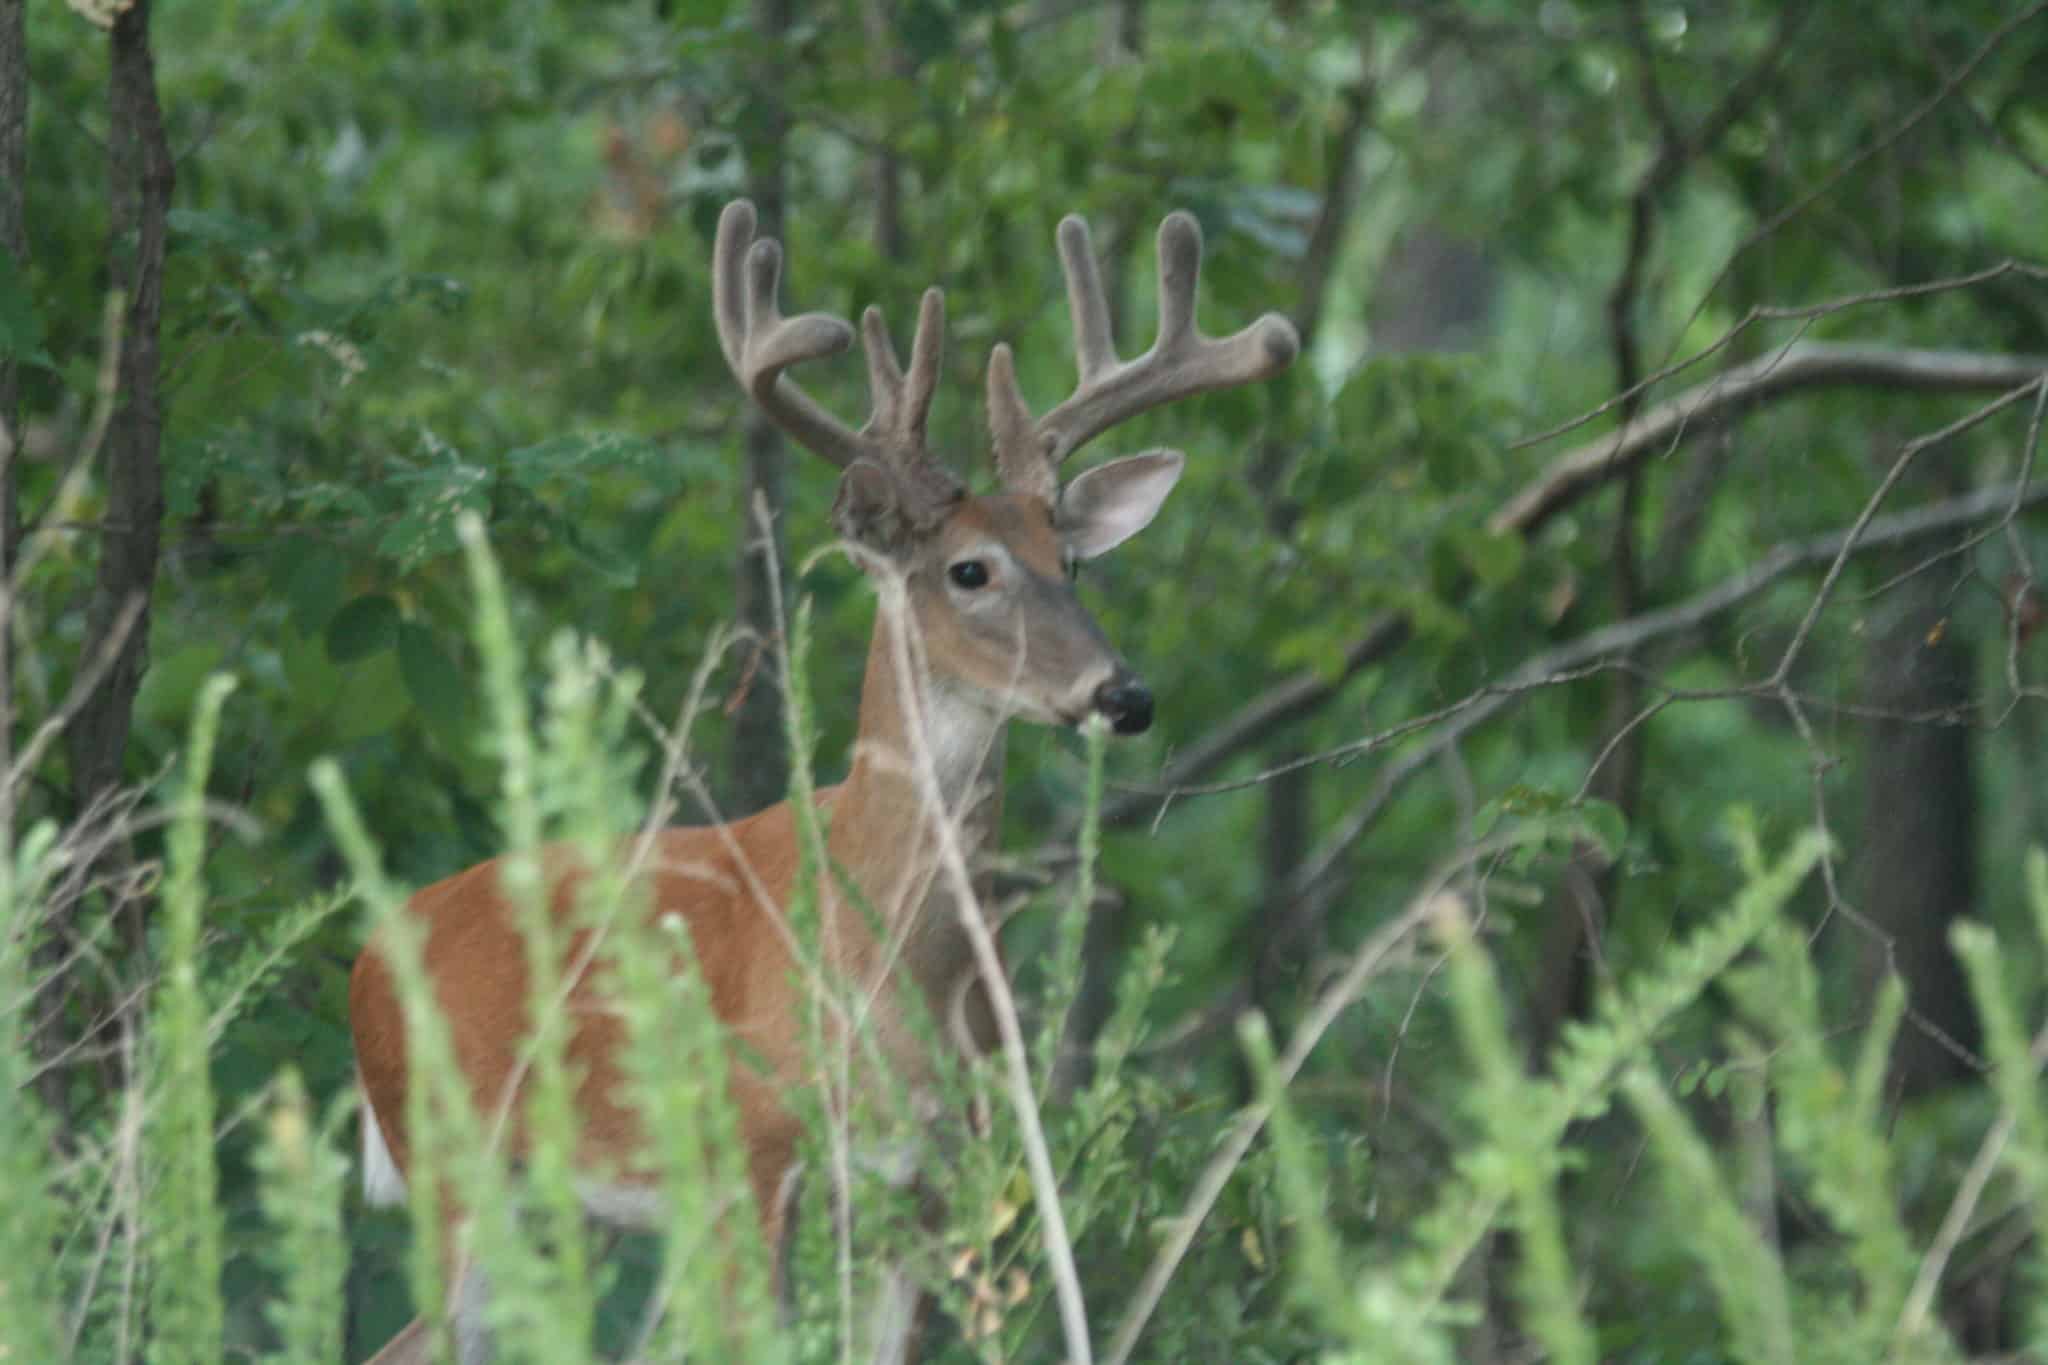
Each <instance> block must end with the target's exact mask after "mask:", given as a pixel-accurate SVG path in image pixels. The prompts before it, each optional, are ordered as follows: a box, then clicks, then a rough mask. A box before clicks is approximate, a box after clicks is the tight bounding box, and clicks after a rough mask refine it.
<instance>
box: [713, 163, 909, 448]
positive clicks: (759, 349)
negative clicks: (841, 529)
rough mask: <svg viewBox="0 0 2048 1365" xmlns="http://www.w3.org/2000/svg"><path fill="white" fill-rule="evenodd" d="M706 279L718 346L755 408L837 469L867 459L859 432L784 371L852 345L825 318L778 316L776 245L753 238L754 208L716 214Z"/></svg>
mask: <svg viewBox="0 0 2048 1365" xmlns="http://www.w3.org/2000/svg"><path fill="white" fill-rule="evenodd" d="M711 277H712V284H711V300H712V312H713V314H714V316H715V317H716V319H717V323H718V344H719V348H720V349H721V350H723V351H724V352H725V363H726V364H727V365H729V366H730V367H731V368H732V372H733V377H734V378H736V379H738V380H739V381H740V386H741V387H742V388H744V389H745V390H746V391H747V392H748V393H750V394H752V395H753V397H754V401H755V402H756V403H758V404H760V406H761V410H762V411H763V412H765V413H767V414H768V416H769V417H770V418H772V419H773V420H774V422H775V424H776V425H777V426H779V427H781V428H782V429H783V430H784V431H786V432H788V433H789V435H790V437H791V438H792V439H794V440H795V441H796V442H797V443H798V444H799V445H802V446H804V447H805V448H806V449H809V450H811V451H813V452H815V453H817V454H819V455H822V456H824V457H825V458H826V459H828V460H830V461H831V462H832V463H833V464H835V465H838V466H839V467H840V468H842V469H843V468H845V467H846V466H847V465H849V464H851V463H853V462H854V461H855V460H857V459H859V458H861V457H862V456H863V455H867V454H870V453H871V452H870V450H869V447H868V444H867V442H865V441H863V440H862V438H861V437H860V435H859V434H858V433H856V432H855V431H854V430H853V429H852V428H850V427H848V426H847V425H846V424H845V423H844V422H841V421H840V420H839V419H838V418H836V417H834V416H833V415H832V414H831V413H829V412H827V411H825V409H823V408H822V407H820V406H818V404H817V403H816V402H815V401H814V400H813V399H812V398H811V396H810V395H809V394H807V393H805V392H804V391H803V390H802V389H801V388H799V387H797V384H796V381H794V380H792V379H790V378H788V377H787V376H786V375H784V374H783V371H784V370H786V369H788V368H789V367H790V366H791V365H795V364H797V363H799V362H801V361H805V360H816V359H820V358H822V357H824V356H828V355H837V354H838V353H839V352H841V351H843V350H845V349H846V348H847V347H848V346H849V345H851V344H852V342H853V328H851V327H849V326H848V325H847V324H846V322H845V320H844V319H841V318H836V317H833V316H831V315H830V314H828V313H805V314H802V315H801V316H798V317H793V318H785V317H783V316H782V310H781V307H780V306H779V305H778V304H777V302H776V292H777V290H778V289H779V288H780V286H781V281H782V248H781V247H780V246H779V245H777V244H776V242H775V241H774V240H773V239H771V238H763V239H761V240H760V241H755V240H754V206H753V205H752V204H751V203H749V202H748V201H746V200H744V199H736V200H734V201H733V202H732V203H730V204H727V205H726V206H725V212H724V213H722V214H720V215H719V217H718V238H717V242H716V244H715V245H714V246H713V248H712V253H711Z"/></svg>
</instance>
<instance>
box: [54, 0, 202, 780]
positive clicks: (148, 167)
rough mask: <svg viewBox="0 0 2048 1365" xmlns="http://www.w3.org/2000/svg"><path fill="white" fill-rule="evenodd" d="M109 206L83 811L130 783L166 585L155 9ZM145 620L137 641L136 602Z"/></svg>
mask: <svg viewBox="0 0 2048 1365" xmlns="http://www.w3.org/2000/svg"><path fill="white" fill-rule="evenodd" d="M112 54H113V63H112V82H111V91H110V93H111V117H110V119H109V122H108V136H107V154H108V163H109V172H110V173H109V179H108V197H109V200H110V204H111V208H112V213H111V215H110V236H111V241H110V243H109V248H108V274H109V277H110V278H111V279H112V281H113V285H114V287H115V288H116V289H119V290H121V291H122V293H123V294H124V295H125V296H126V299H127V321H126V324H125V326H124V329H123V331H122V336H121V359H120V369H119V379H118V383H119V386H120V397H119V400H118V403H117V405H116V407H115V410H114V418H113V422H112V424H111V425H110V426H109V427H108V430H107V447H106V461H107V468H106V480H107V510H106V517H105V525H104V528H103V530H102V532H101V535H100V559H99V570H98V574H97V577H96V579H95V581H94V584H93V593H92V600H91V603H90V605H89V606H88V607H87V610H86V631H85V645H84V649H83V650H82V651H81V654H80V661H79V662H80V667H89V666H91V663H92V661H93V660H94V659H95V658H97V657H99V656H100V654H101V652H102V651H108V652H110V655H111V658H112V661H113V662H112V666H111V667H110V668H109V669H108V670H107V674H106V677H105V678H104V680H102V682H101V683H100V685H99V687H98V688H96V689H95V690H94V692H93V694H92V696H91V697H90V698H89V699H87V701H86V702H85V704H84V705H83V706H82V707H80V708H79V712H78V715H77V716H76V718H75V719H74V720H73V721H72V723H71V726H70V729H69V731H68V733H67V735H66V739H67V741H68V743H69V745H70V750H71V790H72V795H73V799H74V801H75V803H76V806H77V809H78V810H80V811H84V810H87V809H89V808H90V807H91V806H92V805H93V803H94V802H96V801H98V800H100V799H102V798H103V797H105V796H106V795H107V794H108V793H109V792H110V791H111V790H113V789H114V788H116V787H118V786H119V785H120V783H121V776H122V760H123V758H124V756H125V755H126V752H127V748H128V727H129V722H130V720H131V719H132V709H133V706H134V703H135V690H136V688H137V687H138V686H139V685H140V683H141V682H142V673H143V669H144V667H145V666H146V665H147V662H148V641H149V609H148V602H149V597H150V593H151V591H152V589H154V587H155V586H156V566H157V548H158V543H159V540H160V537H161V535H162V530H163V526H162V522H163V514H164V492H163V468H162V465H161V463H160V455H161V445H162V439H163V412H162V409H161V407H160V405H159V397H158V389H157V379H158V369H159V363H160V362H159V356H158V336H157V333H158V324H159V322H160V320H161V317H162V313H163V275H164V246H165V220H166V218H167V215H168V213H169V210H170V203H171V188H172V184H173V182H174V180H175V176H176V172H175V170H174V168H173V166H172V164H171V148H170V143H169V142H168V141H167V140H166V139H165V137H164V125H163V113H162V111H161V109H160V108H159V107H158V105H157V94H156V66H155V62H154V61H153V60H152V58H151V56H150V51H149V0H136V3H135V4H134V6H133V7H131V8H129V9H126V10H123V11H122V12H121V13H120V14H118V15H116V16H115V18H114V30H113V42H112ZM134 602H140V603H141V604H143V605H142V608H141V614H140V615H139V616H137V617H135V619H134V624H133V626H132V627H130V628H129V629H128V630H127V631H126V632H125V633H123V632H122V631H121V630H120V626H121V623H122V618H123V616H124V614H125V613H126V612H127V610H128V608H129V604H130V603H134Z"/></svg>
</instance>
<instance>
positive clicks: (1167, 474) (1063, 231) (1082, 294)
mask: <svg viewBox="0 0 2048 1365" xmlns="http://www.w3.org/2000/svg"><path fill="white" fill-rule="evenodd" d="M1058 237H1059V251H1060V261H1061V265H1062V267H1063V269H1064V271H1065V274H1066V281H1067V302H1068V307H1069V309H1070V311H1071V313H1072V315H1073V324H1074V342H1075V350H1076V356H1077V362H1078V366H1079V369H1080V382H1079V384H1078V385H1077V386H1076V387H1075V389H1074V392H1073V393H1072V394H1071V395H1070V396H1069V397H1068V398H1067V399H1066V400H1065V401H1063V402H1061V403H1060V404H1058V405H1057V406H1056V407H1054V408H1053V409H1052V410H1051V411H1049V412H1047V413H1046V414H1045V415H1044V416H1043V417H1038V418H1034V417H1033V416H1032V415H1031V410H1030V408H1029V407H1028V406H1027V405H1026V404H1025V402H1024V398H1023V395H1022V394H1021V392H1020V391H1019V389H1018V387H1017V377H1016V370H1015V366H1014V364H1013V362H1012V359H1011V355H1010V348H1009V347H1008V346H1007V345H998V346H996V347H995V349H994V351H993V353H992V354H991V356H990V358H989V366H988V421H989V429H990V433H991V435H992V437H993V449H994V457H995V469H996V473H997V476H998V479H999V481H1000V483H1001V485H1002V491H1001V492H999V493H993V494H987V495H981V496H976V495H973V494H970V493H969V492H968V491H967V489H966V486H965V485H964V484H963V483H962V482H961V480H960V478H959V477H958V476H957V475H956V474H955V473H954V472H953V470H952V468H950V467H949V466H948V465H947V464H946V463H945V462H942V461H941V460H940V459H938V458H937V457H936V456H935V455H934V453H933V452H932V451H931V450H930V448H929V447H928V445H927V443H926V437H925V429H926V421H927V418H928V417H929V415H930V412H931V404H932V397H933V394H934V392H935V391H936V389H937V387H938V377H939V358H940V351H941V349H942V348H943V345H944V336H945V297H944V295H943V294H942V293H941V291H939V290H938V289H936V288H934V289H928V290H926V291H925V294H924V299H923V302H922V304H921V306H920V307H919V309H918V319H917V331H916V334H915V338H914V340H913V341H912V343H911V350H910V368H909V369H908V370H907V371H906V370H905V369H904V368H903V366H902V364H901V362H900V361H899V359H898V357H897V354H896V349H895V347H894V345H893V344H892V343H891V341H890V339H889V333H888V329H887V327H886V326H885V325H884V323H883V320H882V315H881V312H880V311H879V310H878V309H875V308H872V307H871V308H869V309H868V310H867V311H866V312H865V313H864V314H863V315H862V317H861V342H862V346H863V348H864V349H865V350H866V352H867V363H868V386H869V390H870V393H871V395H872V411H871V412H870V414H869V416H868V419H867V421H866V422H865V423H864V424H863V425H862V426H861V427H860V429H859V430H854V429H852V428H849V427H848V426H846V425H845V424H844V423H843V422H841V421H840V420H839V419H837V418H836V417H834V416H832V415H831V414H830V413H828V412H826V411H825V410H824V409H823V408H822V407H820V406H819V405H818V404H817V403H816V402H815V401H813V400H812V399H811V398H810V396H809V395H807V394H805V393H804V392H803V390H802V389H801V388H799V387H798V386H797V384H796V382H795V381H794V380H793V379H791V378H790V377H789V376H788V375H787V374H785V373H784V371H786V370H788V369H789V368H790V367H791V366H793V365H795V364H797V363H798V362H800V361H805V360H814V359H818V358H821V357H824V356H828V355H834V354H836V353H838V352H840V351H843V350H845V349H846V348H847V347H848V346H850V345H851V344H852V341H853V329H852V328H851V327H850V326H848V325H847V323H846V322H845V321H844V320H842V319H840V318H836V317H831V316H828V315H825V314H821V313H807V314H804V315H802V316H799V317H790V318H785V317H784V316H782V313H781V309H780V307H779V305H778V303H777V292H778V287H779V284H780V278H781V271H782V252H781V248H780V247H779V246H778V245H777V244H776V243H775V242H774V241H773V240H771V239H766V238H764V239H761V240H758V241H757V240H755V238H754V209H753V205H751V204H749V203H747V202H746V201H744V200H740V201H737V202H735V203H732V204H730V205H728V206H727V207H726V210H725V212H724V214H723V215H722V216H721V217H720V219H719V222H718V241H717V246H716V249H715V252H714V255H713V274H714V289H715V293H716V297H715V312H716V315H717V320H718V336H719V342H720V345H721V346H722V347H723V349H724V351H725V358H726V362H727V363H728V364H729V365H730V366H731V367H732V371H733V374H734V375H735V376H736V377H737V378H738V379H739V381H740V383H741V385H742V386H744V387H745V388H746V390H747V392H748V393H750V394H752V395H753V398H754V401H755V402H756V403H758V404H759V405H760V407H761V409H762V410H763V411H764V412H765V413H767V414H768V416H769V417H770V418H772V419H773V420H774V421H775V422H776V423H777V424H778V425H779V426H780V427H781V428H782V429H783V430H784V431H785V432H786V433H788V435H789V436H790V437H792V438H793V439H794V440H796V441H797V443H798V444H800V445H802V446H804V447H805V448H807V449H809V450H811V451H813V452H814V453H816V454H818V455H821V456H823V457H825V458H826V459H827V460H830V461H831V462H832V463H833V464H834V465H835V466H837V467H838V468H839V469H840V470H841V471H842V473H841V475H840V481H839V491H838V495H837V497H836V498H835V499H834V502H833V508H832V520H833V525H834V527H835V529H836V530H837V531H838V532H839V535H840V536H841V538H842V539H843V540H845V541H846V542H847V543H848V544H849V545H851V546H853V547H855V549H856V550H857V552H858V557H859V558H861V559H862V561H863V562H864V563H865V564H867V565H868V566H869V567H870V568H871V569H879V570H883V571H886V572H887V573H888V574H889V575H890V576H891V578H892V579H893V580H894V581H896V582H898V583H900V584H901V587H902V602H903V605H904V608H905V609H906V610H907V611H908V612H909V614H910V616H911V618H912V620H914V621H915V623H916V625H917V627H918V633H919V635H920V636H921V638H922V640H923V642H924V650H923V653H924V657H925V659H926V661H927V666H928V667H929V669H930V672H931V674H932V682H933V684H934V685H935V686H938V687H941V688H948V689H951V690H954V691H956V692H958V693H960V694H964V695H967V696H970V697H973V698H976V699H978V700H980V701H981V702H983V703H984V704H985V705H987V706H988V707H990V708H992V709H995V710H997V711H1000V712H1002V713H1003V714H1014V715H1017V716H1021V717H1023V718H1026V719H1030V720H1037V721H1042V722H1048V723H1054V724H1069V725H1071V724H1078V723H1079V722H1080V721H1082V720H1084V719H1086V718H1087V717H1088V716H1089V715H1090V714H1091V713H1093V714H1100V715H1102V716H1103V717H1104V718H1105V719H1107V720H1108V721H1109V722H1110V724H1111V725H1112V726H1113V727H1114V728H1115V729H1116V730H1117V731H1118V732H1120V733H1125V734H1134V733H1137V732H1138V731H1142V730H1144V729H1145V728H1146V727H1147V726H1149V725H1150V724H1151V720H1152V694H1151V692H1150V691H1149V690H1148V689H1147V688H1146V687H1145V685H1144V683H1143V682H1142V681H1140V680H1139V678H1138V677H1137V675H1136V674H1135V673H1133V672H1132V671H1131V669H1130V668H1129V667H1128V666H1127V665H1126V664H1125V663H1124V661H1123V660H1122V659H1121V658H1120V657H1119V656H1118V655H1117V653H1116V651H1115V650H1114V649H1112V648H1111V647H1110V645H1109V644H1108V642H1107V641H1106V640H1104V639H1103V637H1102V632H1101V630H1100V629H1099V628H1098V627H1097V626H1096V624H1095V620H1094V618H1093V617H1092V616H1090V615H1089V613H1088V611H1087V609H1086V608H1085V607H1083V606H1082V605H1081V602H1080V599H1079V598H1078V597H1077V596H1076V595H1075V593H1074V589H1073V585H1072V577H1073V570H1074V567H1075V566H1076V565H1077V564H1079V563H1080V562H1081V561H1082V560H1086V559H1092V558H1094V557H1095V556H1097V555H1100V554H1103V553H1106V552H1107V551H1109V550H1111V549H1114V548H1115V547H1116V546H1118V545H1120V544H1122V543H1123V542H1124V541H1125V540H1128V539H1129V538H1130V537H1131V536H1133V535H1135V534H1137V533H1138V532H1139V531H1141V530H1143V529H1144V528H1145V526H1146V525H1147V524H1149V523H1150V522H1151V520H1152V518H1153V516H1154V515H1156V514H1157V512H1158V511H1159V508H1160V505H1161V504H1162V503H1164V502H1165V500H1166V495H1167V494H1168V493H1170V492H1171V491H1172V490H1173V486H1174V484H1175V482H1176V481H1178V479H1179V478H1180V474H1181V470H1182V468H1183V466H1184V464H1185V459H1184V457H1183V456H1182V455H1181V453H1180V452H1179V451H1175V450H1150V451H1146V452H1144V453H1143V454H1139V455H1132V456H1128V457H1126V458H1123V459H1119V460H1112V461H1110V462H1108V463H1106V464H1101V465H1097V466H1095V467H1094V468H1092V469H1089V470H1087V471H1086V472H1084V473H1082V474H1081V475H1079V476H1078V477H1077V478H1075V479H1073V480H1072V481H1071V482H1069V483H1068V484H1067V485H1066V486H1065V487H1064V488H1062V487H1061V486H1060V478H1059V472H1060V466H1061V465H1062V463H1064V462H1065V461H1066V459H1067V458H1068V457H1069V456H1071V455H1072V454H1073V453H1074V452H1075V451H1077V450H1079V449H1080V448H1081V447H1082V446H1083V445H1085V444H1087V443H1088V442H1089V441H1090V440H1092V439H1094V438H1095V437H1096V436H1099V435H1101V434H1102V433H1103V432H1105V431H1107V430H1108V429H1109V428H1111V427H1113V426H1115V425H1116V424H1117V423H1119V422H1122V421H1124V420H1126V419H1128V418H1130V417H1133V416H1136V415H1137V414H1139V413H1142V412H1145V411H1147V410H1149V409H1151V408H1154V407H1158V406H1161V405H1162V404H1165V403H1168V402H1171V401H1173V400H1175V399H1178V398H1183V397H1187V396H1189V395H1192V394H1197V393H1204V392H1207V391H1209V390H1212V389H1220V388H1227V387H1230V386H1232V385H1236V384H1245V383H1250V382H1252V381H1254V380H1258V379H1264V378H1267V377H1269V376H1271V375H1273V374H1276V373H1278V372H1279V371H1280V370H1282V369H1284V368H1285V367H1286V366H1287V365H1288V364H1289V363H1290V362H1291V361H1292V360H1293V359H1294V356H1295V353H1296V352H1297V350H1298V349H1299V342H1298V340H1297V339H1296V336H1295V332H1294V328H1293V327H1292V326H1291V325H1290V324H1289V323H1288V322H1287V321H1286V319H1284V318H1282V317H1280V316H1278V315H1277V314H1272V313H1269V314H1267V315H1266V316H1264V317H1262V318H1260V319H1259V320H1258V321H1257V322H1254V323H1253V324H1252V325H1251V326H1249V327H1247V328H1245V329H1244V330H1242V331H1240V332H1238V333H1236V334H1235V335H1232V336H1229V337H1225V338H1221V339H1216V338H1210V337H1205V336H1203V335H1202V334H1201V332H1200V331H1199V330H1198V329H1197V328H1196V326H1195V316H1194V315H1195V294H1196V288H1197V282H1198V276H1199V273H1200V269H1201V259H1202V236H1201V230H1200V228H1198V227H1197V226H1196V224H1195V220H1194V219H1193V218H1192V217H1191V216H1189V215H1188V214H1186V213H1174V214H1171V215H1169V216H1168V217H1167V219H1166V221H1165V222H1163V223H1162V224H1160V228H1159V333H1158V336H1157V338H1156V339H1155V340H1154V342H1153V343H1152V347H1151V349H1150V350H1148V351H1146V352H1145V353H1144V354H1143V355H1141V356H1139V357H1137V358H1136V359H1133V360H1130V361H1123V360H1120V359H1119V358H1118V357H1117V354H1116V349H1115V346H1114V343H1113V342H1112V340H1111V338H1110V328H1109V307H1108V303H1107V300H1106V299H1105V297H1104V295H1103V291H1102V282H1101V278H1100V276H1099V274H1098V272H1097V269H1096V264H1095V257H1094V253H1093V251H1092V250H1091V248H1090V246H1089V241H1088V229H1087V226H1086V225H1085V224H1083V223H1082V221H1081V220H1080V219H1079V218H1077V217H1073V216H1069V217H1067V218H1066V219H1065V220H1063V221H1062V222H1061V223H1060V226H1059V233H1058Z"/></svg>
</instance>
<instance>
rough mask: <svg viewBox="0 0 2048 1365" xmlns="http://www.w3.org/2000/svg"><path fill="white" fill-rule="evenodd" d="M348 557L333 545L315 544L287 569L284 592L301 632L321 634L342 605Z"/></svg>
mask: <svg viewBox="0 0 2048 1365" xmlns="http://www.w3.org/2000/svg"><path fill="white" fill-rule="evenodd" d="M347 577H348V560H347V559H346V558H344V557H343V556H342V553H341V551H339V550H337V549H335V548H334V547H333V546H332V545H324V544H317V543H316V544H313V545H310V546H308V547H307V548H306V549H305V550H304V551H302V552H301V553H300V554H299V556H298V562H297V563H296V564H294V565H292V566H291V567H290V568H289V569H287V570H286V577H285V585H284V596H285V601H286V602H287V603H289V604H290V606H291V614H292V624H293V625H294V626H296V627H298V629H299V633H300V634H301V635H317V634H319V633H320V631H321V630H322V629H324V628H325V627H326V625H327V623H328V621H329V620H331V619H332V618H333V616H334V611H335V608H337V607H339V606H340V605H341V595H342V592H343V584H344V581H345V580H346V579H347Z"/></svg>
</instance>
